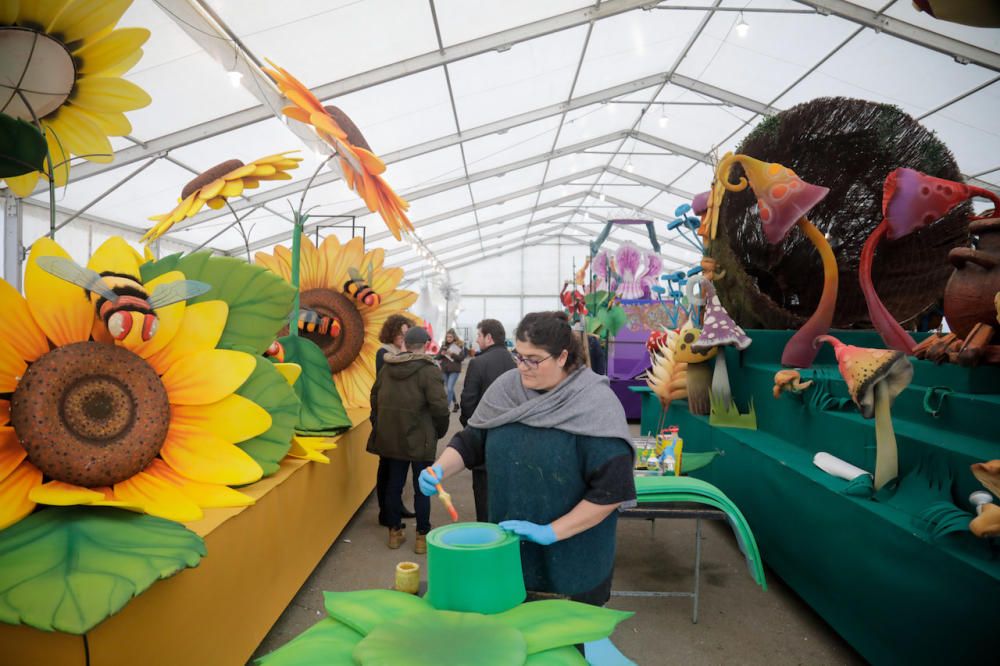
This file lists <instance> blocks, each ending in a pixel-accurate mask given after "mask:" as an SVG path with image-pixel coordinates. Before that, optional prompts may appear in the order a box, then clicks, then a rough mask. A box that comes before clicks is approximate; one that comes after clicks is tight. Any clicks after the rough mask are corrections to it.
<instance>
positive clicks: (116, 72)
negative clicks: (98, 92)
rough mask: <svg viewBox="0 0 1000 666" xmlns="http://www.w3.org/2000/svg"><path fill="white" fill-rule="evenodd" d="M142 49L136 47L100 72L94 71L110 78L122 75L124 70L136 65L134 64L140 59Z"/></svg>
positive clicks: (126, 70)
mask: <svg viewBox="0 0 1000 666" xmlns="http://www.w3.org/2000/svg"><path fill="white" fill-rule="evenodd" d="M142 56H143V51H142V49H136V50H135V51H133V52H132V53H129V54H128V55H127V56H125V57H124V58H122V59H121V60H119V61H118V63H117V64H114V65H111V66H110V67H108V68H107V69H105V70H104V71H102V72H96V74H99V75H100V76H103V77H107V78H112V77H116V76H124V75H125V74H126V72H128V71H129V70H130V69H132V68H133V67H135V66H136V64H137V63H138V62H139V61H140V60H142Z"/></svg>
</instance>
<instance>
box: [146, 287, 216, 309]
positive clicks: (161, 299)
mask: <svg viewBox="0 0 1000 666" xmlns="http://www.w3.org/2000/svg"><path fill="white" fill-rule="evenodd" d="M211 288H212V285H210V284H207V283H205V282H198V281H197V280H177V281H176V282H168V283H167V284H161V285H160V286H159V287H157V288H156V291H154V292H153V293H152V294H151V295H150V297H149V305H150V306H151V307H152V308H154V309H155V308H162V307H163V306H164V305H170V304H171V303H177V302H180V301H186V300H188V299H189V298H194V297H195V296H201V295H202V294H204V293H205V292H206V291H208V290H209V289H211Z"/></svg>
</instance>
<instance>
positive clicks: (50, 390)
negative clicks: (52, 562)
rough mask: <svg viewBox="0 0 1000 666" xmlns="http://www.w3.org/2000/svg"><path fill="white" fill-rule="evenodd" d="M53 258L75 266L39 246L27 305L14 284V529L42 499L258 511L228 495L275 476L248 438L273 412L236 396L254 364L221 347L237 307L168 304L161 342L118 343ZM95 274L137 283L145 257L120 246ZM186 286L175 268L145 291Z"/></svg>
mask: <svg viewBox="0 0 1000 666" xmlns="http://www.w3.org/2000/svg"><path fill="white" fill-rule="evenodd" d="M46 256H55V257H62V258H65V259H69V255H67V254H66V252H65V251H64V250H63V249H62V248H61V247H59V245H57V244H56V243H55V242H54V241H51V240H49V239H47V238H42V239H40V240H37V241H35V244H34V246H33V248H32V251H31V256H30V257H29V259H28V264H27V270H26V272H25V295H26V298H25V297H22V296H21V295H20V294H19V293H18V292H17V291H16V290H15V289H14V288H13V287H11V286H10V285H9V284H7V283H6V282H3V281H0V394H6V395H5V397H7V396H9V398H10V399H9V400H0V424H2V427H0V529H2V528H4V527H6V526H8V525H11V524H12V523H14V522H17V521H18V520H20V519H21V518H23V517H24V516H26V515H27V514H29V513H30V512H31V511H32V510H33V509H34V508H35V506H36V504H53V505H60V506H63V505H77V504H85V505H97V506H117V507H122V508H126V509H131V510H134V511H139V512H145V513H148V514H151V515H155V516H160V517H162V518H167V519H169V520H177V521H191V520H197V519H199V518H201V517H202V508H207V507H221V506H245V505H248V504H252V503H253V500H252V499H251V498H250V497H248V496H247V495H244V494H243V493H240V492H238V491H236V490H234V489H232V488H229V487H228V486H230V485H242V484H246V483H251V482H253V481H256V480H257V479H259V478H260V477H261V475H262V471H261V468H260V466H259V465H258V464H257V463H256V462H255V461H254V460H253V459H252V458H251V457H250V456H249V455H247V454H246V453H244V452H243V451H242V450H241V449H240V448H239V447H237V446H236V442H242V441H244V440H247V439H250V438H252V437H256V436H257V435H259V434H261V433H263V432H266V431H267V430H268V429H269V428H270V426H271V416H270V415H269V414H268V413H267V412H266V411H265V410H264V409H263V408H261V407H260V406H259V405H257V404H256V403H254V402H253V401H251V400H248V399H246V398H243V397H241V396H239V395H235V394H234V391H236V390H237V389H238V388H239V387H240V386H241V385H242V384H243V383H244V382H245V381H246V379H247V378H248V377H249V376H250V374H251V373H252V372H253V369H254V367H255V363H256V361H255V359H254V357H253V356H251V355H249V354H245V353H243V352H237V351H228V350H220V349H216V348H215V345H216V343H217V342H218V340H219V339H220V337H221V335H222V331H223V329H224V327H225V324H226V318H227V316H228V312H229V310H228V306H227V305H226V304H225V303H224V302H222V301H206V302H203V303H198V304H196V305H191V306H188V305H187V304H186V303H185V302H183V301H181V302H178V303H174V304H172V305H168V306H164V307H161V308H158V309H157V311H156V316H157V317H158V320H159V324H158V327H157V329H156V332H155V334H154V335H152V337H149V338H148V339H147V340H143V339H142V338H143V336H142V335H140V334H138V332H137V331H136V332H135V333H136V334H135V335H131V334H130V335H128V336H127V337H125V338H124V339H123V340H121V341H120V342H118V343H116V344H111V343H110V342H107V341H106V340H109V338H110V336H109V335H108V333H107V331H106V330H103V329H102V326H103V323H102V322H101V320H100V319H98V318H96V317H95V312H94V305H93V304H92V303H91V301H90V299H89V298H87V297H86V296H85V292H84V291H83V290H82V289H81V288H80V287H78V286H76V285H74V284H71V283H69V282H66V281H63V280H62V279H60V278H58V277H55V276H54V275H52V274H50V273H48V272H46V271H45V270H43V269H42V267H41V266H39V264H38V260H39V258H41V257H46ZM88 268H90V269H91V270H93V271H95V272H98V273H100V272H102V271H113V272H115V273H118V274H126V275H132V276H135V277H137V276H138V275H139V255H138V254H137V253H136V252H135V250H133V249H132V248H131V247H129V246H128V244H127V243H125V241H124V240H122V239H120V238H112V239H110V240H108V241H107V242H106V243H104V245H102V246H101V247H100V248H99V249H98V251H97V252H96V253H95V254H94V256H93V258H92V259H91V261H90V262H89V263H88ZM183 278H184V276H183V274H181V273H180V272H177V271H174V272H171V273H166V274H164V275H161V276H160V277H158V278H157V279H155V280H151V281H150V282H148V283H146V284H145V285H143V286H144V288H145V289H146V290H147V291H148V292H149V293H151V294H155V293H156V290H157V289H159V288H160V287H162V286H164V285H169V284H170V283H172V282H175V281H177V280H181V279H183ZM123 300H124V299H123Z"/></svg>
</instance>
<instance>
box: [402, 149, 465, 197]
mask: <svg viewBox="0 0 1000 666" xmlns="http://www.w3.org/2000/svg"><path fill="white" fill-rule="evenodd" d="M382 177H383V178H384V179H385V181H386V182H387V183H389V185H390V186H391V187H392V189H394V190H395V191H396V193H397V194H400V195H404V196H405V193H407V192H412V191H414V190H421V189H423V188H425V187H431V186H433V185H439V184H441V183H447V182H450V181H453V180H455V179H456V178H463V177H465V170H464V169H463V168H462V151H461V149H460V148H459V147H458V146H448V147H447V148H442V149H441V150H435V151H434V152H432V153H424V154H423V155H420V156H418V157H413V158H411V159H408V160H402V161H400V162H393V163H392V164H389V165H387V168H386V171H385V173H384V174H382Z"/></svg>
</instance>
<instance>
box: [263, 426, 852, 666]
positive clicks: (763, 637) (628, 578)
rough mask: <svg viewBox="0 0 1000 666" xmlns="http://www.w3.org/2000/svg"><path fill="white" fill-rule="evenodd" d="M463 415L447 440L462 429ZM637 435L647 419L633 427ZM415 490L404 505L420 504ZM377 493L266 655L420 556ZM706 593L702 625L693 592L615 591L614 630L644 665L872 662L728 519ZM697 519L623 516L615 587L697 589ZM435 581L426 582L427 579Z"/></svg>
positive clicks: (266, 645)
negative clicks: (694, 618) (749, 550)
mask: <svg viewBox="0 0 1000 666" xmlns="http://www.w3.org/2000/svg"><path fill="white" fill-rule="evenodd" d="M459 427H460V426H459V423H458V418H457V415H453V416H452V430H451V432H450V433H449V435H448V437H446V438H445V439H443V440H441V442H442V443H441V446H444V444H445V443H446V442H447V441H448V440H449V439H450V437H451V435H452V434H453V433H454V432H456V431H457V430H458V429H459ZM633 428H634V429H635V430H636V432H638V426H633ZM471 479H472V477H471V475H470V474H469V473H468V472H466V473H463V474H461V475H459V476H456V477H454V478H452V479H450V480H449V482H448V484H447V486H446V487H447V490H448V491H449V492H450V493H451V494H452V498H453V500H454V502H455V506H456V508H457V509H458V513H459V516H460V518H461V519H463V520H468V519H471V518H473V517H474V516H475V509H474V504H473V500H472V480H471ZM411 501H412V496H411V495H410V492H409V490H407V491H406V492H405V493H404V503H405V504H406V505H407V506H409V507H411V508H412V503H411ZM431 507H432V508H431V520H432V523H433V524H434V525H444V524H445V523H447V522H448V516H447V513H446V512H445V511H444V509H443V508H442V506H441V504H440V502H438V501H434V502H432V504H431ZM377 514H378V507H377V504H376V502H375V498H374V495H373V496H371V497H369V498H368V500H367V501H366V502H365V504H364V505H363V506H362V507H361V509H360V510H359V511H358V512H357V514H356V515H355V516H354V519H353V520H352V521H351V522H350V524H348V526H347V527H346V528H345V529H344V531H343V533H342V534H341V535H340V537H339V538H338V539H337V541H336V542H335V543H334V544H333V545H332V546H331V547H330V550H329V551H328V552H327V553H326V555H325V556H324V558H323V560H322V561H321V562H320V563H319V565H318V566H317V567H316V569H315V570H314V571H313V573H312V575H310V576H309V578H308V580H306V582H305V584H304V585H303V586H302V588H301V589H300V590H299V592H298V594H296V595H295V598H294V599H292V601H291V603H290V604H289V605H288V608H287V609H286V610H285V612H284V613H283V614H282V615H281V617H279V618H278V620H277V621H276V622H275V624H274V626H273V627H272V629H271V631H270V633H268V635H267V636H266V637H265V638H264V640H263V642H261V644H260V646H259V647H258V649H257V651H256V653H255V654H254V657H258V656H261V655H264V654H267V653H269V652H272V651H273V650H276V649H277V648H279V647H281V646H282V645H284V644H285V643H287V642H288V641H289V640H291V639H292V638H294V637H295V636H297V635H298V634H300V633H301V632H302V631H304V630H306V629H308V628H309V627H311V626H312V625H313V624H314V623H315V622H316V621H317V620H319V619H320V618H322V617H324V616H325V615H326V613H325V611H324V610H323V595H322V593H323V591H324V590H340V591H344V590H362V589H373V588H391V587H392V586H393V578H394V571H395V568H396V564H397V563H399V562H402V561H405V560H410V561H413V562H419V563H420V565H421V569H422V573H423V574H424V575H426V562H427V556H426V555H415V554H414V553H413V534H414V524H413V521H412V520H411V521H410V522H409V525H408V539H407V542H406V543H405V544H403V547H402V548H400V549H399V550H389V549H388V548H387V547H386V537H387V531H386V529H385V528H384V527H380V526H379V525H378V524H377ZM702 525H703V528H702V569H701V600H700V611H699V618H698V623H697V624H692V622H691V610H692V600H691V599H690V598H680V597H675V598H664V597H660V598H636V597H613V598H612V599H611V602H610V604H609V606H611V607H613V608H617V609H621V610H631V611H635V613H636V614H635V616H633V617H632V618H631V619H629V620H627V621H625V622H623V623H622V624H620V625H619V626H618V628H617V630H616V631H615V633H614V635H613V636H612V640H613V641H614V643H615V645H616V646H617V647H618V648H619V649H620V650H621V651H622V652H623V653H624V654H625V655H626V656H628V657H629V658H631V659H633V660H634V661H635V662H636V663H638V664H668V663H673V664H690V665H701V664H762V665H763V664H766V665H767V666H785V665H788V666H791V665H799V664H852V665H853V664H864V663H865V662H864V660H863V659H861V657H860V656H859V655H858V654H857V653H856V652H854V650H852V649H851V647H850V646H849V645H847V643H845V642H844V641H843V639H841V638H840V637H839V636H838V635H837V634H836V633H834V632H833V630H832V629H831V628H830V627H829V626H828V625H826V623H824V622H823V620H822V619H820V618H819V617H818V616H817V615H816V614H815V613H814V612H813V611H812V610H811V609H810V608H809V607H808V606H806V605H805V603H803V602H802V601H801V600H800V599H799V598H798V597H797V596H796V595H795V594H794V593H793V592H792V591H790V590H789V589H788V588H787V587H786V586H785V585H784V583H783V582H782V581H781V580H780V579H779V578H778V577H777V576H775V575H774V574H773V573H772V572H771V571H770V570H768V571H767V583H768V590H767V591H766V592H764V591H763V590H761V589H760V588H759V587H758V586H757V585H756V584H755V583H754V582H753V579H752V578H751V577H750V574H749V572H748V571H747V568H746V564H745V561H744V559H743V556H742V555H741V553H740V552H739V549H738V548H737V546H736V541H735V539H734V538H733V536H732V532H731V531H730V529H729V527H728V525H727V524H726V523H724V522H716V521H708V522H703V523H702ZM694 535H695V522H694V521H693V520H658V521H656V524H655V527H652V526H651V524H650V523H649V522H648V521H645V520H620V521H619V523H618V550H617V553H618V554H617V560H616V568H615V579H614V589H615V590H674V591H690V590H691V589H692V588H693V585H694V570H693V562H694ZM425 580H426V579H425ZM401 666H404V665H401Z"/></svg>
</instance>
